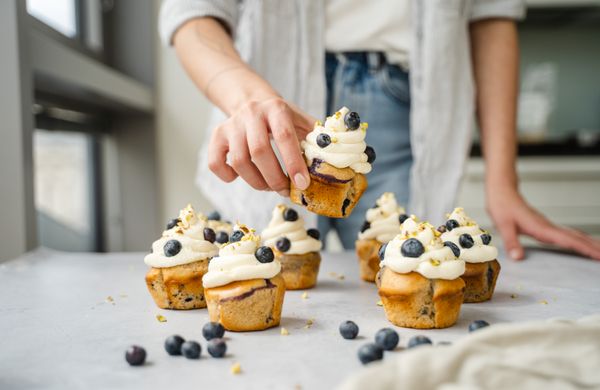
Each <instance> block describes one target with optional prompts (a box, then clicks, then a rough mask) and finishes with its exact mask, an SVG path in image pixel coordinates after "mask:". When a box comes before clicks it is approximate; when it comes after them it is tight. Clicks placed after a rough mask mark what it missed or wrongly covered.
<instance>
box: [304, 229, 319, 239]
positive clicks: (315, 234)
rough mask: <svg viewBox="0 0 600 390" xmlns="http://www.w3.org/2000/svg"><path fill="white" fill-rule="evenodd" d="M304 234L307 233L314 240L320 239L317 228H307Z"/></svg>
mask: <svg viewBox="0 0 600 390" xmlns="http://www.w3.org/2000/svg"><path fill="white" fill-rule="evenodd" d="M306 234H308V235H309V236H311V237H312V238H314V239H315V240H320V239H321V232H320V231H319V230H318V229H314V228H313V229H308V230H307V231H306Z"/></svg>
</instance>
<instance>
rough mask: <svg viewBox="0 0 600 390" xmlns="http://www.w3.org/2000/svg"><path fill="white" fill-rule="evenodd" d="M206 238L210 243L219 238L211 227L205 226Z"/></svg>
mask: <svg viewBox="0 0 600 390" xmlns="http://www.w3.org/2000/svg"><path fill="white" fill-rule="evenodd" d="M204 239H205V240H206V241H208V242H210V243H213V242H215V240H216V239H217V234H216V233H215V231H214V230H212V229H211V228H209V227H207V228H204Z"/></svg>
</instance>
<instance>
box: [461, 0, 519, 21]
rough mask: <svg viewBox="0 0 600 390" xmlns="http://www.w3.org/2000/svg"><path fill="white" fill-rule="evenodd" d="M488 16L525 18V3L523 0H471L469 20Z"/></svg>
mask: <svg viewBox="0 0 600 390" xmlns="http://www.w3.org/2000/svg"><path fill="white" fill-rule="evenodd" d="M488 18H508V19H515V20H522V19H524V18H525V3H524V1H523V0H473V4H472V7H471V15H470V20H471V21H477V20H481V19H488Z"/></svg>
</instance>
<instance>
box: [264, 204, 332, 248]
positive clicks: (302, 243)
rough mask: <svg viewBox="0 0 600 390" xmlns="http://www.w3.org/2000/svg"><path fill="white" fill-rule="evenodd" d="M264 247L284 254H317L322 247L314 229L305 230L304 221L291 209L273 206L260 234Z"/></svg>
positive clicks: (281, 205) (317, 233)
mask: <svg viewBox="0 0 600 390" xmlns="http://www.w3.org/2000/svg"><path fill="white" fill-rule="evenodd" d="M262 239H263V242H264V244H265V245H267V246H269V247H271V248H273V249H275V250H277V251H279V252H281V253H285V254H289V255H303V254H305V253H310V252H318V251H319V250H321V247H322V246H323V245H322V244H321V241H320V240H319V232H318V230H316V229H309V230H306V227H305V226H304V219H303V218H302V216H300V215H298V212H297V211H296V210H294V209H293V208H291V207H286V206H285V205H283V204H279V205H277V206H275V208H274V209H273V215H272V217H271V221H270V222H269V225H268V226H267V228H266V229H265V230H263V232H262Z"/></svg>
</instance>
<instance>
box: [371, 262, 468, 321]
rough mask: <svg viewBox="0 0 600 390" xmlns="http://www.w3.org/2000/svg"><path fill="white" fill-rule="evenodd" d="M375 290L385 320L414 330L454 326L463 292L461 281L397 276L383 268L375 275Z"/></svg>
mask: <svg viewBox="0 0 600 390" xmlns="http://www.w3.org/2000/svg"><path fill="white" fill-rule="evenodd" d="M377 286H378V287H379V296H380V297H381V302H382V303H383V307H384V309H385V313H386V316H387V318H388V320H389V321H390V322H391V323H393V324H394V325H397V326H402V327H406V328H417V329H431V328H447V327H449V326H452V325H454V324H455V323H456V320H457V319H458V315H459V313H460V305H461V304H462V301H463V294H464V290H465V283H464V282H463V280H462V279H461V278H456V279H453V280H444V279H427V278H425V277H423V276H422V275H421V274H419V273H416V272H411V273H408V274H399V273H396V272H394V271H392V270H390V269H388V268H387V267H383V268H382V269H381V270H380V271H379V275H378V278H377Z"/></svg>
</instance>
